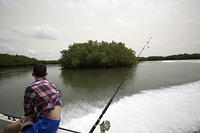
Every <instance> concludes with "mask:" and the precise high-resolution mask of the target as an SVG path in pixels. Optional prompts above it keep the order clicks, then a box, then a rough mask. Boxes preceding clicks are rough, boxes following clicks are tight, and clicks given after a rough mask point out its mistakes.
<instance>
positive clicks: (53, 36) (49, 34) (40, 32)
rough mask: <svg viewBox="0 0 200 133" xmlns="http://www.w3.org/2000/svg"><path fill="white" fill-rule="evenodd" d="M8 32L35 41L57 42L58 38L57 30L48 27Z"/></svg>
mask: <svg viewBox="0 0 200 133" xmlns="http://www.w3.org/2000/svg"><path fill="white" fill-rule="evenodd" d="M10 32H13V33H15V34H18V35H21V36H26V37H31V38H37V39H47V40H57V39H58V38H59V37H60V34H59V32H58V30H56V29H55V28H53V27H51V26H49V25H40V26H35V27H21V28H12V29H11V30H10Z"/></svg>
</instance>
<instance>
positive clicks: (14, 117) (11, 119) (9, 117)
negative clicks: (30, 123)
mask: <svg viewBox="0 0 200 133" xmlns="http://www.w3.org/2000/svg"><path fill="white" fill-rule="evenodd" d="M1 114H2V115H3V116H5V117H7V118H4V120H5V119H7V120H8V121H17V120H19V119H21V117H18V116H14V115H8V114H3V113H1ZM58 129H60V130H64V131H68V132H72V133H81V132H78V131H74V130H70V129H66V128H63V127H58Z"/></svg>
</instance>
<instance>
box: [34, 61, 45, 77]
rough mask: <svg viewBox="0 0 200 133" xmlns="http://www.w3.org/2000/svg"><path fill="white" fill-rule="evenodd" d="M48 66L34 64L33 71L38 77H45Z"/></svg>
mask: <svg viewBox="0 0 200 133" xmlns="http://www.w3.org/2000/svg"><path fill="white" fill-rule="evenodd" d="M46 70H47V67H46V66H45V65H43V64H34V65H33V73H34V75H35V76H36V77H44V76H46Z"/></svg>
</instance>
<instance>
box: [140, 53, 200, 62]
mask: <svg viewBox="0 0 200 133" xmlns="http://www.w3.org/2000/svg"><path fill="white" fill-rule="evenodd" d="M137 59H138V61H158V60H194V59H200V54H199V53H194V54H187V53H184V54H178V55H169V56H149V57H138V58H137Z"/></svg>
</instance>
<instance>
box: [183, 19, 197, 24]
mask: <svg viewBox="0 0 200 133" xmlns="http://www.w3.org/2000/svg"><path fill="white" fill-rule="evenodd" d="M184 23H185V24H199V23H200V20H198V19H187V20H185V21H184Z"/></svg>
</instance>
